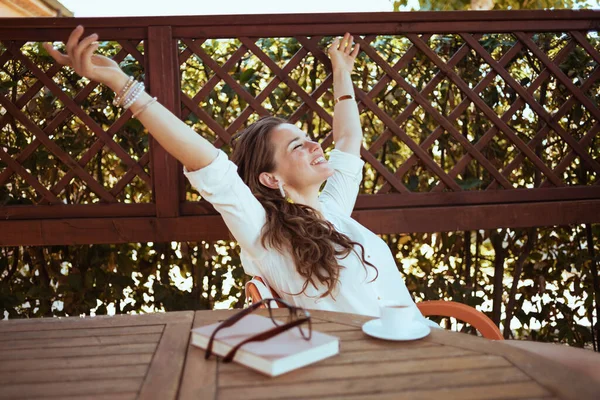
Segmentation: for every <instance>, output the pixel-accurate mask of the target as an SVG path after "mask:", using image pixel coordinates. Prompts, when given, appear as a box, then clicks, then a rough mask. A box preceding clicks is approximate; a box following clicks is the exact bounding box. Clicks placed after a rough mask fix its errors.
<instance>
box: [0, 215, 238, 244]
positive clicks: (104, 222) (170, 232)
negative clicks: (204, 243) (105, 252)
mask: <svg viewBox="0 0 600 400" xmlns="http://www.w3.org/2000/svg"><path fill="white" fill-rule="evenodd" d="M228 232H229V231H228V230H227V227H226V226H225V223H224V222H223V220H222V218H221V217H220V216H218V215H214V216H213V215H211V216H202V217H179V218H151V217H138V218H78V219H77V218H72V219H57V220H29V221H0V246H38V245H39V246H41V245H58V244H68V245H76V244H90V243H98V244H102V243H130V242H170V241H186V240H191V241H194V240H197V239H198V238H203V239H204V240H219V239H225V238H228V237H229V233H228Z"/></svg>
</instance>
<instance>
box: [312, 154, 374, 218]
mask: <svg viewBox="0 0 600 400" xmlns="http://www.w3.org/2000/svg"><path fill="white" fill-rule="evenodd" d="M329 165H330V166H331V168H332V169H333V170H334V171H335V172H334V173H333V175H332V176H330V177H329V179H327V183H326V184H325V187H324V188H323V191H322V192H321V196H320V197H319V200H320V201H321V202H322V203H323V204H324V205H325V206H327V207H333V208H336V209H337V210H338V211H340V212H342V213H343V214H344V215H350V214H352V210H353V209H354V203H356V196H357V195H358V189H359V187H360V182H361V181H362V169H363V166H364V165H365V162H364V161H363V160H361V159H360V157H357V156H355V155H353V154H350V153H345V152H343V151H340V150H332V151H331V153H330V154H329Z"/></svg>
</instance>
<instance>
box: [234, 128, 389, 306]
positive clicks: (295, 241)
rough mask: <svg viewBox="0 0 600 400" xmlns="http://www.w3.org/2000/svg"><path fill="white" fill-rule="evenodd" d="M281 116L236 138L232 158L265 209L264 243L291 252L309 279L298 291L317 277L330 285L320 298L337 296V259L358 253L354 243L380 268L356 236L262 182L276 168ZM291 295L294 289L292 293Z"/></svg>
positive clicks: (377, 274) (281, 250) (241, 133)
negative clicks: (275, 133)
mask: <svg viewBox="0 0 600 400" xmlns="http://www.w3.org/2000/svg"><path fill="white" fill-rule="evenodd" d="M286 122H287V121H285V120H284V119H281V118H277V117H263V118H261V119H260V120H258V121H257V122H255V123H253V124H252V125H250V126H248V127H247V128H246V129H244V130H243V131H241V132H239V133H237V134H236V135H234V136H233V138H232V146H233V155H232V157H231V161H233V162H234V163H235V164H236V165H237V167H238V174H239V175H240V177H241V178H242V180H243V181H244V183H246V185H248V187H249V188H250V190H251V191H252V193H253V194H254V196H255V197H256V198H257V199H258V201H259V202H260V203H261V204H262V205H263V207H264V209H265V211H266V218H267V222H266V224H265V226H264V227H263V230H262V237H261V243H262V245H263V246H265V247H266V245H267V244H268V245H269V246H271V247H273V248H275V249H277V250H278V251H279V252H282V253H285V252H290V253H291V255H292V257H293V259H294V263H295V266H296V270H297V271H298V273H299V274H300V275H301V276H302V277H303V278H305V279H306V281H305V282H304V285H303V286H302V290H301V291H300V292H299V293H295V294H293V295H299V294H302V293H305V291H306V289H307V287H308V285H309V283H310V284H312V285H313V286H314V287H315V288H317V285H316V283H315V281H318V282H319V283H320V284H323V285H325V286H326V287H327V291H326V292H325V293H323V294H322V295H321V296H320V297H321V298H322V297H326V296H328V295H330V294H331V295H332V297H333V294H332V292H333V290H334V289H335V287H336V285H337V284H338V281H339V276H340V270H341V268H342V267H341V266H340V265H339V264H338V260H337V259H338V258H345V257H347V256H348V255H350V253H352V252H354V253H356V254H357V255H358V253H357V251H356V249H355V247H354V246H357V247H358V248H360V251H361V254H360V259H361V261H362V264H363V267H364V268H365V270H366V265H369V266H370V267H372V268H374V269H375V271H376V276H375V278H374V279H373V280H375V279H377V276H379V271H377V268H376V267H375V266H374V265H373V264H371V263H370V262H368V261H367V260H366V259H365V249H364V247H363V245H362V244H360V243H358V242H355V241H353V240H351V239H350V238H349V237H348V236H346V235H344V234H343V233H339V232H337V231H336V230H335V228H334V227H333V225H332V224H331V223H330V222H329V221H327V220H325V219H324V218H322V216H321V215H320V213H319V212H318V211H317V210H315V209H314V208H312V207H310V206H307V205H304V204H295V203H290V202H288V201H287V200H286V199H284V198H283V197H282V196H281V193H280V192H279V190H278V189H271V188H268V187H266V186H264V185H263V184H261V183H260V181H259V176H260V174H261V173H262V172H273V171H274V170H275V159H274V155H275V149H274V146H272V144H271V133H272V132H273V130H274V129H275V128H276V127H278V126H279V125H281V124H283V123H286ZM290 294H291V293H290Z"/></svg>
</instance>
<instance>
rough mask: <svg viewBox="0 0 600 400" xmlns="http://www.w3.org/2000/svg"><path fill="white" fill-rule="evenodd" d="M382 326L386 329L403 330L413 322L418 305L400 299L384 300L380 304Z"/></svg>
mask: <svg viewBox="0 0 600 400" xmlns="http://www.w3.org/2000/svg"><path fill="white" fill-rule="evenodd" d="M379 309H380V314H381V317H380V321H381V327H382V328H383V329H384V330H386V331H391V332H395V331H401V330H402V329H405V328H406V327H407V326H408V325H410V324H411V323H412V322H413V318H414V315H415V311H416V310H415V309H416V307H415V306H414V305H413V304H406V303H401V302H398V301H383V302H382V303H381V304H380V306H379Z"/></svg>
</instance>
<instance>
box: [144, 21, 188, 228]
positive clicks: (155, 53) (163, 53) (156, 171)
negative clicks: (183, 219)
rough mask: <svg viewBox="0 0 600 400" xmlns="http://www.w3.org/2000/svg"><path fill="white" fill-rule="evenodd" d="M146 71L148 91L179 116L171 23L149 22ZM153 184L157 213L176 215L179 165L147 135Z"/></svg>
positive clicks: (178, 90) (177, 210)
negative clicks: (158, 24) (160, 24)
mask: <svg viewBox="0 0 600 400" xmlns="http://www.w3.org/2000/svg"><path fill="white" fill-rule="evenodd" d="M146 51H147V53H146V57H145V60H146V73H147V75H148V83H149V89H150V91H149V92H150V94H151V95H152V96H156V97H157V98H158V101H159V102H160V103H161V104H162V105H163V106H165V108H167V109H168V110H169V111H171V112H172V113H174V114H175V115H176V116H179V113H180V110H181V107H180V99H179V93H180V92H181V90H180V79H179V65H178V63H177V64H176V61H177V60H178V58H177V54H178V53H177V44H176V42H175V40H174V39H173V36H172V32H171V27H170V26H149V27H148V41H147V43H146ZM150 157H151V170H152V181H153V182H152V188H153V195H154V201H155V202H156V216H157V217H161V218H162V217H177V216H178V215H179V178H180V175H181V174H180V170H181V166H180V165H179V162H178V161H177V160H176V159H175V158H174V157H173V156H171V155H170V154H169V153H167V151H166V150H165V149H163V148H162V147H161V146H160V144H159V143H158V142H157V141H156V140H155V139H154V138H153V137H152V138H151V139H150Z"/></svg>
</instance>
